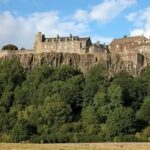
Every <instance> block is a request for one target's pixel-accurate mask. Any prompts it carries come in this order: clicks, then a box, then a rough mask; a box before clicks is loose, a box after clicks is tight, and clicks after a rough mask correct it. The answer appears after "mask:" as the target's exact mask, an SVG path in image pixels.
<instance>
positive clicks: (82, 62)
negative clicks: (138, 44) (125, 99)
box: [1, 52, 141, 76]
mask: <svg viewBox="0 0 150 150" xmlns="http://www.w3.org/2000/svg"><path fill="white" fill-rule="evenodd" d="M12 58H15V59H19V60H20V62H21V64H22V65H23V67H24V68H25V69H32V68H34V67H35V66H39V65H42V64H48V65H49V66H50V67H58V66H60V65H63V64H66V65H69V66H72V67H73V68H75V69H79V70H81V71H82V72H83V73H86V72H88V71H89V70H90V69H91V68H92V67H93V66H94V65H95V64H97V63H99V62H104V63H106V65H107V67H108V71H109V75H110V76H115V75H116V74H117V73H118V72H120V71H126V72H128V73H129V74H131V75H134V76H136V75H138V74H139V73H140V70H141V68H138V67H137V65H136V64H134V63H133V62H132V61H123V60H122V59H121V58H120V57H118V56H117V55H111V54H110V53H107V54H106V55H105V57H97V55H95V54H76V53H54V52H50V53H39V54H34V53H24V54H23V53H22V54H11V55H7V56H4V57H1V59H2V60H5V59H12Z"/></svg>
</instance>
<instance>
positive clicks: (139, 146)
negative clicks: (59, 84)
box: [0, 143, 150, 150]
mask: <svg viewBox="0 0 150 150" xmlns="http://www.w3.org/2000/svg"><path fill="white" fill-rule="evenodd" d="M0 150H150V143H91V144H90V143H87V144H6V143H1V144H0Z"/></svg>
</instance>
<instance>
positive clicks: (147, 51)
mask: <svg viewBox="0 0 150 150" xmlns="http://www.w3.org/2000/svg"><path fill="white" fill-rule="evenodd" d="M5 47H6V46H5ZM49 53H61V54H64V55H65V54H69V55H75V54H78V55H79V56H80V58H81V59H83V57H86V58H84V60H85V61H87V59H92V61H91V60H90V61H89V60H88V65H89V66H91V64H90V63H97V62H99V61H101V60H104V61H107V62H109V64H111V67H114V66H115V63H117V60H121V61H122V62H121V63H120V64H121V68H124V67H122V66H123V65H124V66H126V67H128V71H130V69H132V68H134V70H137V69H138V70H140V69H142V68H143V67H145V66H147V65H148V64H149V63H150V39H148V38H146V37H145V36H143V35H142V36H133V37H127V36H124V37H123V38H119V39H114V40H113V41H112V42H111V43H110V44H109V45H106V44H101V43H99V42H97V43H92V42H91V39H90V37H79V36H73V35H71V34H70V36H68V37H60V36H59V35H57V37H54V38H47V37H45V35H44V34H42V33H41V32H38V33H37V34H36V37H35V41H34V48H33V50H25V49H23V50H17V51H16V50H13V48H12V49H11V50H10V49H9V50H7V48H5V49H3V48H2V50H1V51H0V57H1V58H4V57H5V58H6V57H11V56H12V55H13V56H14V55H20V56H22V55H30V54H32V55H38V56H39V55H43V54H44V55H45V56H46V55H48V54H49ZM84 60H83V61H82V63H85V62H84ZM69 61H70V63H71V61H73V60H72V58H69ZM74 61H75V60H74ZM78 61H79V60H78ZM110 61H111V62H110ZM80 63H81V62H80ZM123 63H124V64H123ZM64 64H68V63H67V62H64ZM86 64H87V63H86ZM131 64H132V65H131ZM70 65H71V64H70ZM81 65H82V64H81ZM131 66H132V67H131ZM84 70H85V69H84Z"/></svg>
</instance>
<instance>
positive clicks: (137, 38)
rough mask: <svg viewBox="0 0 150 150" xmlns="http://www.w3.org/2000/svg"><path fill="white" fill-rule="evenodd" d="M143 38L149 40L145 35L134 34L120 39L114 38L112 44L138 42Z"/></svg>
mask: <svg viewBox="0 0 150 150" xmlns="http://www.w3.org/2000/svg"><path fill="white" fill-rule="evenodd" d="M141 40H148V39H147V38H146V37H145V36H143V35H142V36H132V37H124V38H119V39H114V40H113V41H112V42H111V44H110V45H112V44H124V43H131V42H138V41H141Z"/></svg>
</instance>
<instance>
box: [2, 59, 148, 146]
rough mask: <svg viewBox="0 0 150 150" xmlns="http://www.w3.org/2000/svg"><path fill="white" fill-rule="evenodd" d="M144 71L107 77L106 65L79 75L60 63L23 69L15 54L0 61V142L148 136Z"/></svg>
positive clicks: (84, 140) (124, 139) (130, 138)
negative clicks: (52, 65)
mask: <svg viewBox="0 0 150 150" xmlns="http://www.w3.org/2000/svg"><path fill="white" fill-rule="evenodd" d="M149 73H150V71H149V67H148V68H146V69H145V70H143V71H142V73H141V75H140V76H139V77H132V76H130V75H128V74H127V73H125V72H121V73H119V74H118V75H117V76H115V77H113V78H111V79H110V78H108V71H107V66H106V64H97V65H96V66H95V67H93V68H92V69H91V70H90V71H89V72H88V73H87V74H82V73H81V72H80V71H78V70H75V69H73V68H71V67H69V66H66V65H62V66H60V67H57V68H50V67H49V66H48V65H42V66H37V67H34V68H33V69H31V70H28V71H25V69H24V68H23V67H22V66H21V64H20V62H19V61H18V60H17V59H16V60H14V59H12V60H9V59H8V60H4V61H1V62H0V141H1V142H23V141H26V142H35V143H43V142H45V143H48V142H51V143H56V142H103V141H116V142H120V141H123V142H124V141H128V142H130V141H149V138H150V129H149V125H150V77H149Z"/></svg>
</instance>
